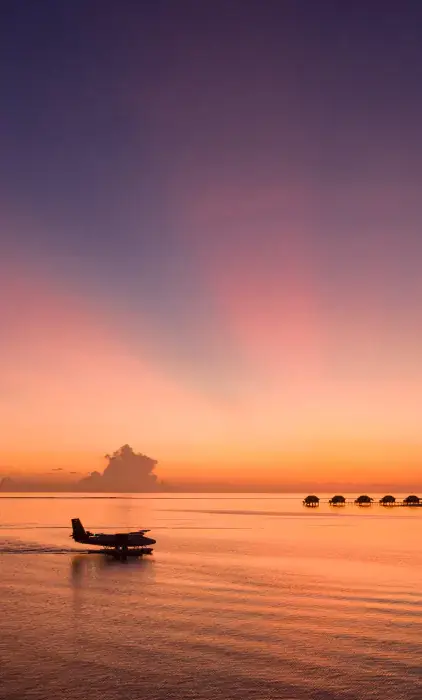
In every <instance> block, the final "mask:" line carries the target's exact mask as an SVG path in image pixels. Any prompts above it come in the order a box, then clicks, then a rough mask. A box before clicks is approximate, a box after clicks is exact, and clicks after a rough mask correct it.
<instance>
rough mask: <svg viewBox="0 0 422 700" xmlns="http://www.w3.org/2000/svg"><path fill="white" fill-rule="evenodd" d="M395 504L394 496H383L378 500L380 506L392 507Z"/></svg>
mask: <svg viewBox="0 0 422 700" xmlns="http://www.w3.org/2000/svg"><path fill="white" fill-rule="evenodd" d="M395 502H396V499H395V498H394V496H391V495H388V496H383V497H382V498H381V499H380V505H382V506H393V505H394V504H395Z"/></svg>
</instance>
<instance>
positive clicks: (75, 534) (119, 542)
mask: <svg viewBox="0 0 422 700" xmlns="http://www.w3.org/2000/svg"><path fill="white" fill-rule="evenodd" d="M146 532H149V530H136V532H117V533H115V534H114V535H108V534H105V533H102V532H99V533H93V532H89V531H87V530H85V528H84V526H83V525H82V523H81V521H80V520H79V518H72V534H71V537H72V538H73V539H74V540H75V542H80V543H81V544H94V545H96V546H97V547H102V548H103V549H101V550H100V551H101V553H102V554H108V555H110V556H112V557H115V558H117V559H125V558H126V557H127V556H132V557H133V556H135V557H139V556H142V555H143V554H152V548H151V545H153V544H155V540H153V539H152V538H151V537H145V533H146Z"/></svg>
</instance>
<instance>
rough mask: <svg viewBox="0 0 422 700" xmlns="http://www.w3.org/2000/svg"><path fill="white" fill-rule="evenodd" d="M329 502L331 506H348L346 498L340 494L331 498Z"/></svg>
mask: <svg viewBox="0 0 422 700" xmlns="http://www.w3.org/2000/svg"><path fill="white" fill-rule="evenodd" d="M328 502H329V504H330V505H331V506H345V505H346V499H345V497H344V496H340V495H339V494H337V495H336V496H333V497H332V498H330V500H329V501H328Z"/></svg>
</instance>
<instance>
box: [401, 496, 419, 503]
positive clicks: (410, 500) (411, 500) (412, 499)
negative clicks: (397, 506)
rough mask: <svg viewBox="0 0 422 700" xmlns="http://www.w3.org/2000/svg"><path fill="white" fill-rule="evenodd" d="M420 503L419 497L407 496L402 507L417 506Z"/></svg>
mask: <svg viewBox="0 0 422 700" xmlns="http://www.w3.org/2000/svg"><path fill="white" fill-rule="evenodd" d="M420 503H421V499H420V498H419V496H413V495H412V496H407V498H405V499H404V501H403V505H404V506H419V505H420Z"/></svg>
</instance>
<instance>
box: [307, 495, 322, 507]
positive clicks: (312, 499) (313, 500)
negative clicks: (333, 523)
mask: <svg viewBox="0 0 422 700" xmlns="http://www.w3.org/2000/svg"><path fill="white" fill-rule="evenodd" d="M303 505H304V506H307V508H316V507H317V506H319V498H318V496H306V498H304V499H303Z"/></svg>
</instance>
